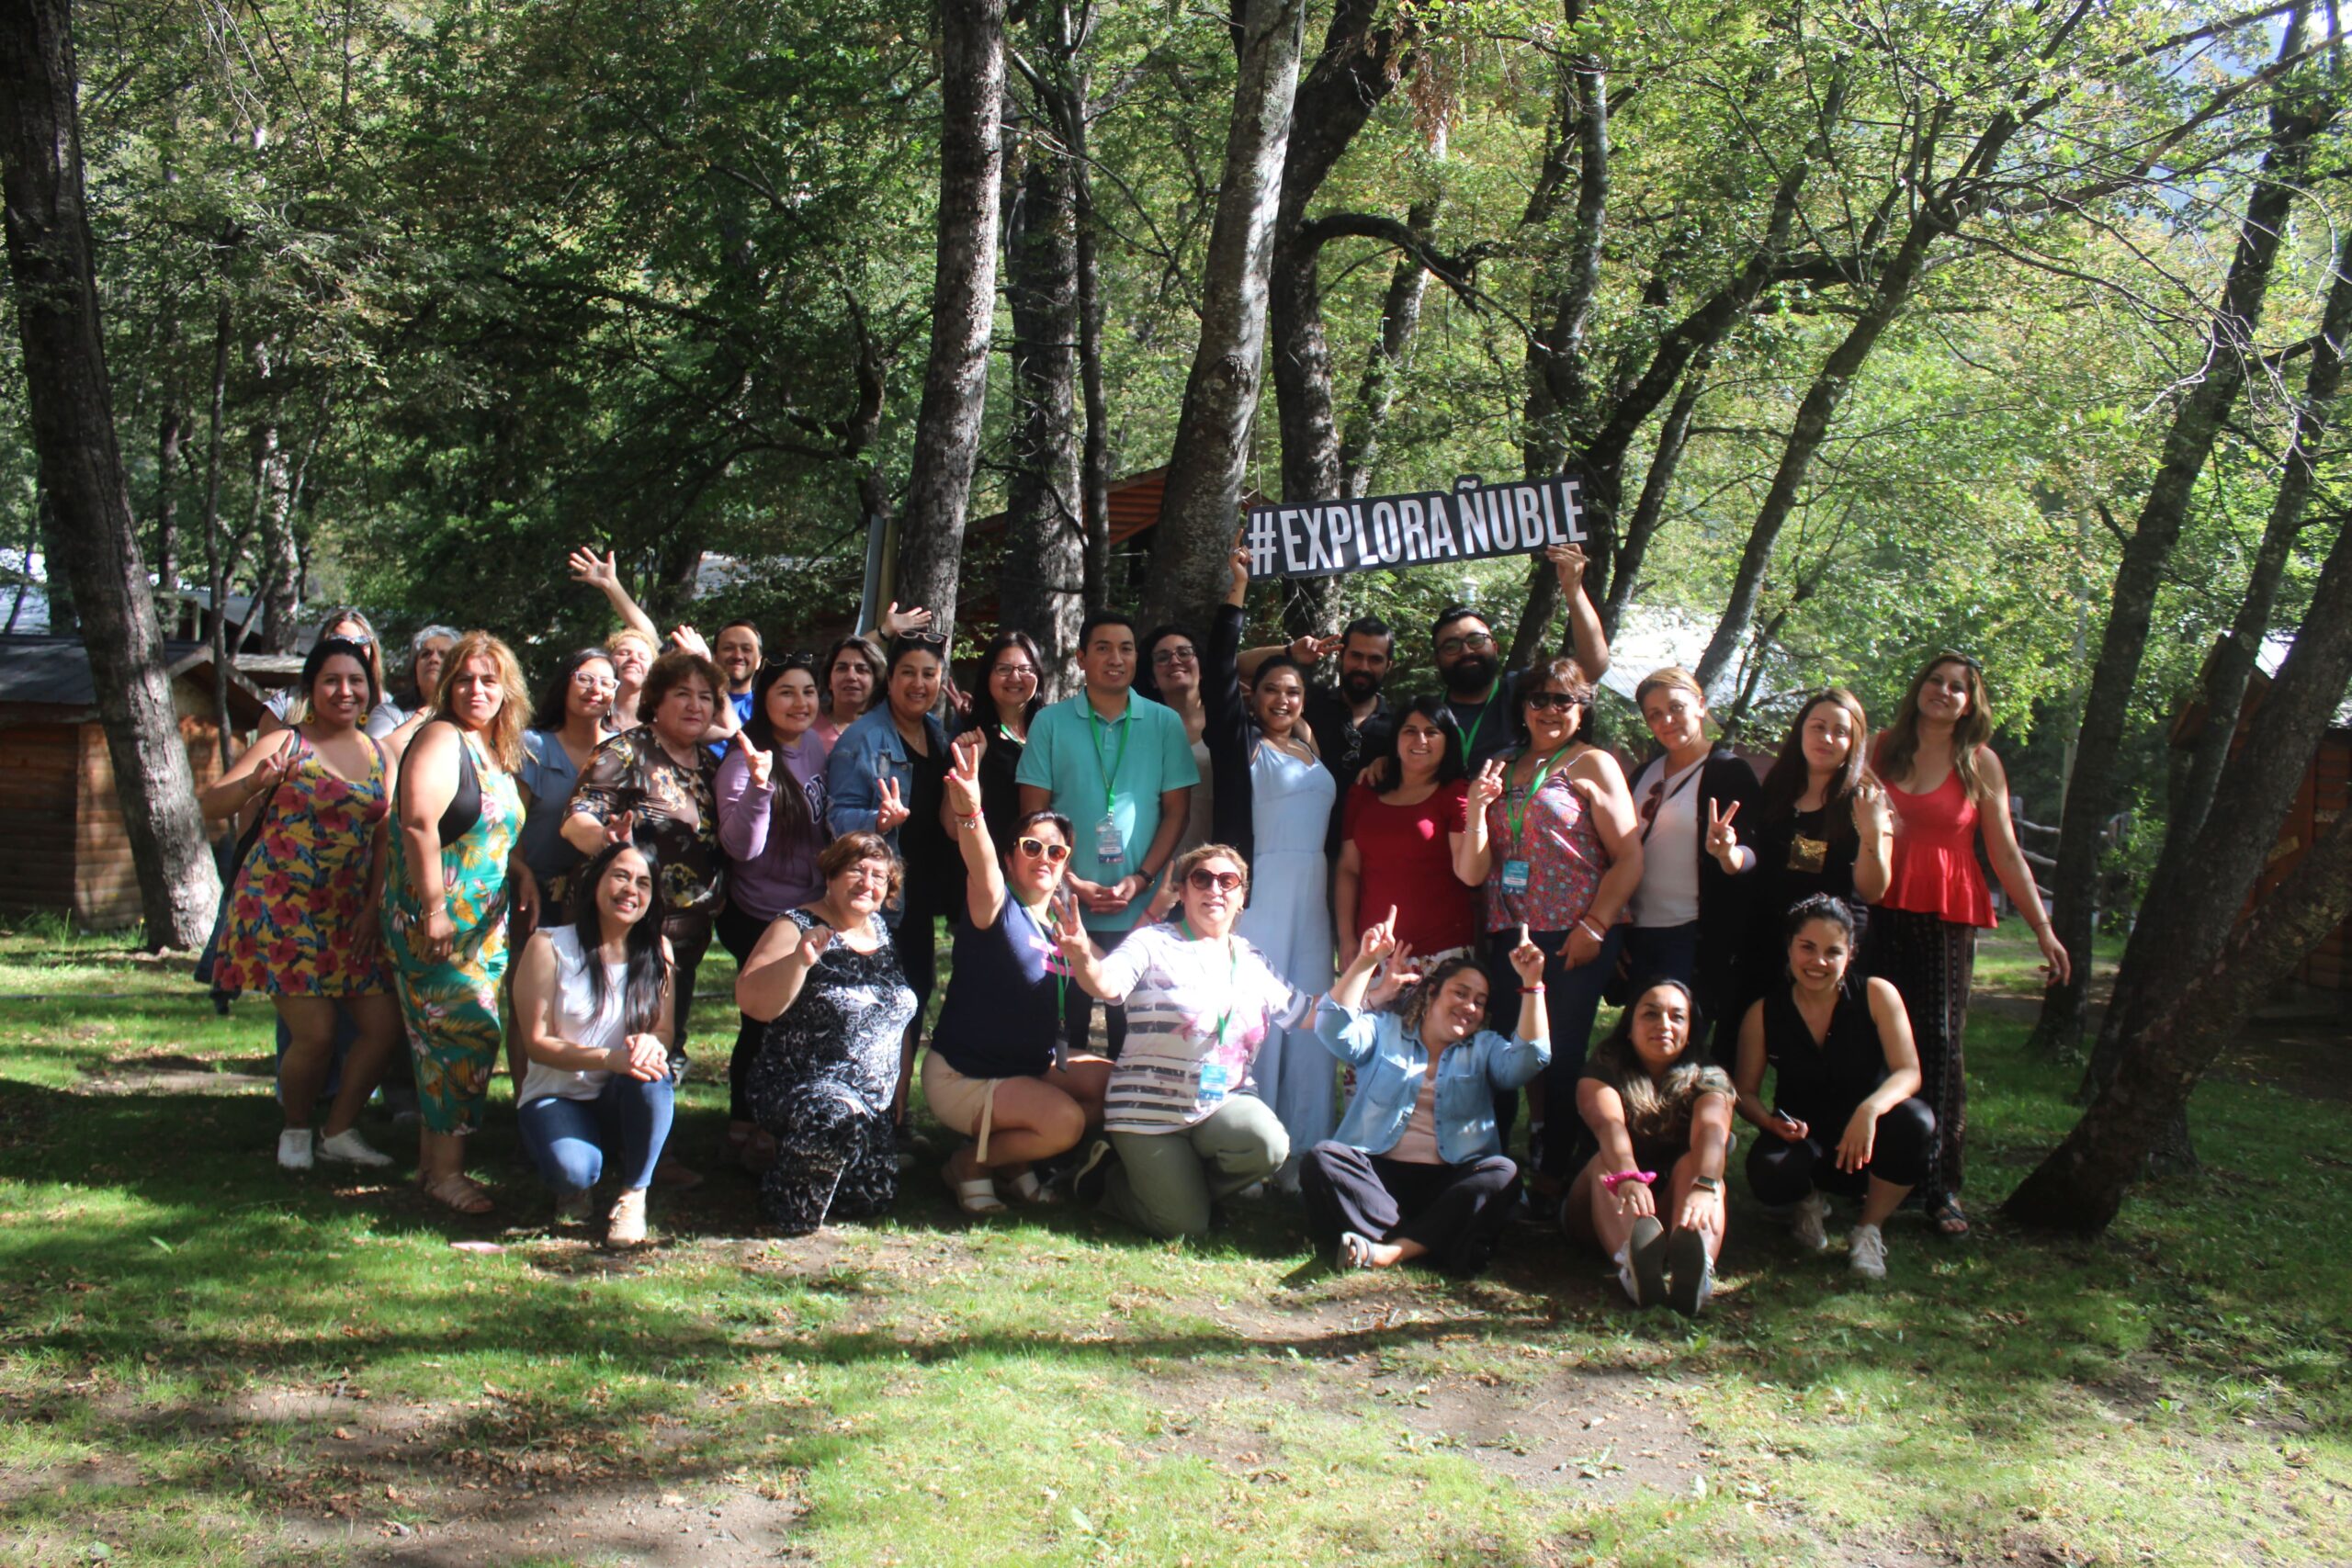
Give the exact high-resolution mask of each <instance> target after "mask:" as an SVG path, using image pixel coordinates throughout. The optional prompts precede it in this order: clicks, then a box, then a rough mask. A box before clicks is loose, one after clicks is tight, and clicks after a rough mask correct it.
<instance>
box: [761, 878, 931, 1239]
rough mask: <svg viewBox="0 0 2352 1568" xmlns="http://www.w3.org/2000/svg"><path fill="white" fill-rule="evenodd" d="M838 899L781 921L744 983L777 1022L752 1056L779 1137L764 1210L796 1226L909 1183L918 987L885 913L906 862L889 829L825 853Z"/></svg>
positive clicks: (847, 1211) (829, 886)
mask: <svg viewBox="0 0 2352 1568" xmlns="http://www.w3.org/2000/svg"><path fill="white" fill-rule="evenodd" d="M817 869H818V871H819V873H820V874H822V875H823V877H824V879H825V895H824V897H821V898H820V899H818V900H816V901H815V902H814V903H809V904H803V905H801V906H799V907H798V908H791V909H786V911H785V912H784V913H783V914H782V915H780V916H778V917H777V918H776V919H775V921H774V922H773V923H772V924H770V925H769V927H768V929H767V931H765V933H763V935H762V936H761V938H760V940H759V942H758V943H757V945H755V946H754V947H753V948H752V954H751V956H750V957H749V958H747V959H745V960H744V962H743V967H742V970H741V974H740V975H739V976H737V978H736V981H735V1004H736V1006H738V1007H739V1008H741V1010H743V1011H744V1012H745V1013H746V1014H747V1015H749V1016H750V1017H752V1018H753V1019H756V1020H758V1021H760V1022H762V1023H764V1024H765V1025H766V1026H767V1033H766V1037H765V1040H764V1041H763V1044H762V1046H761V1050H760V1055H759V1059H758V1060H757V1061H755V1062H754V1063H753V1064H752V1080H751V1096H752V1116H753V1117H754V1119H755V1120H757V1121H758V1122H759V1124H760V1126H761V1127H762V1128H763V1129H764V1130H765V1131H766V1132H767V1134H769V1136H771V1137H773V1138H774V1139H775V1164H774V1165H773V1166H771V1167H769V1168H768V1171H767V1174H766V1176H765V1177H764V1178H763V1179H762V1180H761V1183H760V1213H761V1216H762V1218H763V1219H765V1220H766V1221H767V1222H768V1224H772V1225H774V1226H775V1228H776V1229H777V1230H779V1231H781V1232H782V1233H783V1234H785V1235H808V1234H809V1232H811V1231H814V1230H816V1229H817V1228H818V1227H819V1226H820V1225H822V1224H824V1223H825V1222H826V1221H827V1220H834V1221H840V1220H856V1219H865V1218H868V1217H870V1216H872V1215H875V1214H878V1213H882V1212H883V1211H885V1210H887V1209H888V1208H889V1206H890V1201H891V1200H892V1199H894V1198H896V1197H897V1196H898V1192H899V1162H898V1150H897V1147H896V1145H895V1144H894V1143H893V1141H892V1138H891V1133H890V1110H891V1100H892V1098H893V1096H894V1095H895V1094H896V1092H897V1089H898V1083H899V1043H900V1042H901V1041H902V1040H903V1039H904V1037H905V1034H906V1029H907V1025H908V1024H909V1023H910V1021H913V1019H914V1016H915V994H914V991H913V989H912V988H911V987H909V986H908V984H907V977H906V976H905V975H904V974H903V973H901V972H900V970H899V955H898V951H897V949H895V948H894V947H892V946H891V944H890V932H889V928H888V926H886V925H884V924H883V922H882V921H880V920H879V919H876V918H875V917H876V914H877V913H878V912H879V911H880V909H881V908H882V906H883V905H884V904H886V903H888V901H889V900H890V899H892V898H894V897H897V896H898V892H899V877H900V874H901V868H900V866H899V858H898V856H896V855H894V854H892V853H891V852H890V847H889V845H888V843H886V842H885V841H884V840H882V838H881V836H880V835H879V834H876V833H844V834H843V835H842V836H841V837H840V838H838V839H835V840H833V841H832V843H831V844H830V845H829V846H827V848H826V850H825V852H824V853H823V854H821V855H820V856H819V857H818V858H817Z"/></svg>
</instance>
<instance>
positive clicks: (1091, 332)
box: [1058, 38, 1111, 605]
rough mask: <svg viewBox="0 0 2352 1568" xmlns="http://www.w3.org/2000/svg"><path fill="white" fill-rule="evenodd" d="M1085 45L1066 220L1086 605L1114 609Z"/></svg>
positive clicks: (1074, 46)
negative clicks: (1073, 298) (1081, 423)
mask: <svg viewBox="0 0 2352 1568" xmlns="http://www.w3.org/2000/svg"><path fill="white" fill-rule="evenodd" d="M1084 47H1085V39H1083V38H1077V39H1071V40H1070V42H1069V49H1068V50H1067V51H1064V52H1065V58H1066V60H1067V63H1068V76H1067V84H1068V85H1067V87H1066V89H1065V91H1064V92H1063V93H1062V94H1061V95H1060V96H1059V100H1058V101H1059V104H1060V107H1061V110H1062V113H1061V121H1062V145H1063V146H1065V147H1067V148H1069V175H1070V217H1071V222H1072V227H1073V229H1074V231H1075V238H1076V242H1077V243H1076V251H1077V256H1078V381H1079V393H1080V397H1081V398H1082V399H1083V400H1084V401H1085V404H1086V442H1085V446H1084V447H1083V448H1082V449H1081V452H1080V458H1079V484H1080V489H1081V491H1082V492H1083V494H1084V496H1085V501H1086V506H1085V519H1086V555H1085V573H1084V581H1085V585H1086V586H1085V591H1084V594H1083V597H1084V599H1085V602H1086V603H1087V604H1090V605H1095V604H1109V603H1110V602H1111V400H1110V398H1109V397H1108V396H1107V395H1106V394H1105V393H1104V392H1103V264H1102V260H1101V258H1100V256H1099V255H1098V254H1096V248H1095V246H1096V240H1097V237H1098V235H1099V234H1100V232H1101V231H1100V229H1099V227H1098V220H1097V219H1096V218H1095V215H1094V171H1093V164H1091V162H1090V161H1089V158H1088V154H1087V151H1086V147H1087V141H1086V127H1087V118H1088V116H1089V115H1090V114H1091V112H1092V111H1091V108H1090V107H1089V104H1088V98H1089V96H1090V93H1089V89H1090V82H1089V74H1088V72H1087V69H1086V62H1085V61H1084V60H1082V59H1080V57H1079V52H1078V51H1080V50H1081V49H1083V48H1084Z"/></svg>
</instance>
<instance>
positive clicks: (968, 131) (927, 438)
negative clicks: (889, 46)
mask: <svg viewBox="0 0 2352 1568" xmlns="http://www.w3.org/2000/svg"><path fill="white" fill-rule="evenodd" d="M939 17H940V24H939V30H940V49H939V55H940V95H939V96H940V139H939V140H940V146H939V253H938V262H937V266H936V269H935V270H934V272H933V281H932V292H931V311H932V314H931V363H930V366H929V367H928V368H927V369H926V370H925V371H924V373H923V383H922V409H921V410H920V412H917V414H916V415H915V443H914V452H913V455H912V457H911V459H910V460H911V463H912V472H911V475H910V479H909V482H908V485H907V504H906V511H905V513H904V514H903V519H902V522H901V525H900V527H899V578H898V598H899V602H900V603H901V604H922V605H924V606H925V607H927V608H928V609H930V610H931V612H932V614H933V616H934V617H935V620H934V623H933V624H935V625H936V626H939V627H940V628H941V629H942V630H944V631H945V632H948V633H949V634H950V635H952V634H953V633H954V631H955V627H956V579H957V577H958V576H959V574H960V573H961V571H962V558H963V553H964V512H965V505H966V502H967V501H969V499H970V497H971V491H972V470H973V468H974V467H975V466H976V465H977V464H978V461H979V455H980V417H981V414H982V412H984V410H985V408H986V405H987V401H988V389H989V334H990V333H992V332H993V331H994V329H995V325H996V247H997V227H996V225H997V199H998V194H999V188H1000V186H1001V183H1002V180H1003V175H1004V147H1003V142H1002V141H1001V131H1002V122H1003V118H1004V0H941V4H940V8H939Z"/></svg>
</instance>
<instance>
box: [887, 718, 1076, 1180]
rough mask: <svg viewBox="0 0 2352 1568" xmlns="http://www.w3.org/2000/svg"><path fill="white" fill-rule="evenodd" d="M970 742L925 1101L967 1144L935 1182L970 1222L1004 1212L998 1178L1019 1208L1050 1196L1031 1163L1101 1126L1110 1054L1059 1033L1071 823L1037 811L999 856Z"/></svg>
mask: <svg viewBox="0 0 2352 1568" xmlns="http://www.w3.org/2000/svg"><path fill="white" fill-rule="evenodd" d="M980 746H981V742H980V739H979V738H978V735H977V734H973V733H967V734H965V735H962V736H960V737H958V738H957V739H956V742H955V744H954V747H953V748H952V755H951V758H950V761H949V764H948V769H947V782H946V791H945V815H946V817H947V819H948V821H949V822H950V823H951V824H952V825H953V827H954V829H955V832H956V842H957V845H958V847H959V848H960V849H961V850H962V852H963V855H964V868H965V878H964V913H965V914H966V915H967V917H968V918H969V923H968V924H967V925H966V926H964V927H963V928H962V929H960V930H959V931H957V932H956V969H955V972H954V974H952V975H951V976H949V977H948V981H947V1000H946V1001H945V1003H944V1004H943V1005H942V1007H941V1008H940V1012H939V1025H938V1027H937V1028H936V1029H935V1030H934V1031H933V1033H932V1039H931V1053H930V1055H926V1056H925V1057H924V1058H923V1064H922V1092H923V1099H924V1100H927V1101H929V1102H930V1105H931V1113H932V1114H933V1116H936V1117H938V1118H939V1121H940V1124H941V1125H942V1126H944V1127H945V1128H947V1129H948V1130H949V1131H950V1132H953V1133H960V1134H964V1135H965V1136H966V1137H967V1138H970V1139H972V1140H973V1141H972V1142H970V1143H967V1144H965V1145H961V1146H960V1147H958V1148H957V1149H956V1152H955V1153H954V1154H953V1155H951V1156H948V1160H947V1164H946V1167H945V1168H944V1170H943V1171H942V1173H941V1174H942V1175H943V1176H944V1178H945V1179H946V1182H947V1187H948V1190H950V1191H951V1192H953V1193H954V1194H955V1195H956V1207H958V1208H960V1209H962V1210H963V1211H964V1212H965V1213H967V1214H993V1213H1001V1212H1003V1209H1004V1200H1003V1199H1002V1198H1001V1196H1000V1195H999V1194H998V1191H997V1182H998V1181H999V1180H1000V1179H1001V1180H1002V1181H1003V1182H1004V1184H1005V1186H1006V1187H1007V1188H1008V1189H1009V1190H1011V1191H1012V1195H1013V1196H1014V1197H1016V1198H1018V1199H1020V1200H1021V1201H1023V1202H1024V1203H1034V1202H1036V1201H1039V1200H1040V1199H1041V1198H1043V1197H1044V1196H1045V1190H1044V1188H1043V1187H1042V1186H1041V1185H1040V1184H1039V1182H1038V1180H1037V1177H1036V1173H1035V1172H1034V1171H1033V1170H1031V1169H1030V1165H1031V1163H1032V1162H1033V1161H1036V1160H1041V1159H1046V1158H1049V1157H1051V1156H1054V1155H1057V1154H1060V1153H1062V1152H1064V1151H1065V1150H1068V1149H1071V1148H1075V1147H1076V1146H1077V1145H1078V1142H1079V1140H1080V1138H1083V1137H1084V1136H1086V1132H1087V1129H1088V1128H1089V1127H1093V1126H1100V1125H1101V1124H1102V1121H1103V1089H1104V1088H1105V1087H1106V1086H1107V1085H1108V1084H1109V1083H1110V1081H1111V1063H1110V1060H1109V1058H1107V1057H1103V1056H1094V1055H1072V1054H1070V1052H1069V1050H1068V1049H1067V1048H1066V1042H1065V1041H1064V1040H1063V1038H1062V990H1063V987H1066V986H1068V985H1069V965H1068V964H1065V963H1063V962H1062V956H1061V952H1060V947H1059V941H1058V935H1057V931H1056V926H1057V923H1058V920H1057V916H1056V914H1055V912H1054V895H1055V894H1056V893H1057V892H1059V891H1060V889H1061V886H1062V874H1063V872H1064V871H1065V870H1067V869H1068V867H1069V853H1070V845H1071V842H1072V839H1071V836H1070V824H1069V818H1067V817H1063V816H1060V815H1059V814H1057V813H1055V812H1051V811H1033V812H1031V813H1030V814H1029V815H1028V816H1026V817H1023V818H1020V819H1019V821H1018V824H1017V825H1016V826H1015V827H1014V829H1013V833H1014V837H1013V840H1012V842H1011V843H1009V844H1007V845H1005V847H1004V858H1003V859H1002V860H1001V861H1000V860H999V859H998V858H997V852H996V845H995V843H994V842H993V841H992V840H990V838H989V825H988V818H987V814H986V812H985V811H984V809H983V806H982V795H981V788H980V763H981V755H980Z"/></svg>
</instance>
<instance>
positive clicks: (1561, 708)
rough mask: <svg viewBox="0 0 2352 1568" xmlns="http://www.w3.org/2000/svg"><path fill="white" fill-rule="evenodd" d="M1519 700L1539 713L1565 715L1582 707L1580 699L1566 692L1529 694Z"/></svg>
mask: <svg viewBox="0 0 2352 1568" xmlns="http://www.w3.org/2000/svg"><path fill="white" fill-rule="evenodd" d="M1520 700H1521V702H1523V703H1525V704H1526V705H1528V706H1529V707H1532V708H1533V709H1535V710H1536V711H1537V712H1539V713H1566V712H1567V711H1568V710H1569V709H1570V708H1580V707H1582V706H1584V699H1583V698H1582V697H1572V696H1570V695H1568V694H1567V693H1566V692H1530V693H1528V694H1527V695H1525V696H1524V697H1521V699H1520Z"/></svg>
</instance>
